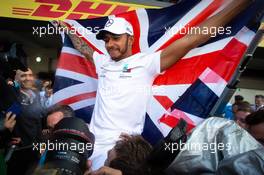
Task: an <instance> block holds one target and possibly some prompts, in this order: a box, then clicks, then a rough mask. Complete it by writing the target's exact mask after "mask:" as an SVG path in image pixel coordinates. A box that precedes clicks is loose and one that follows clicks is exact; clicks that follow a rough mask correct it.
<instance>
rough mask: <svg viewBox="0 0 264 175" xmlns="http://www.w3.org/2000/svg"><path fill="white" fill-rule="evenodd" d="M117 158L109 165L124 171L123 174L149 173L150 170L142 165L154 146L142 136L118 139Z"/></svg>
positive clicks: (144, 174)
mask: <svg viewBox="0 0 264 175" xmlns="http://www.w3.org/2000/svg"><path fill="white" fill-rule="evenodd" d="M114 149H115V152H116V158H115V159H113V160H112V161H111V162H110V164H109V166H110V167H111V168H115V169H118V170H120V171H122V174H123V175H135V174H136V175H147V174H149V173H148V172H149V170H148V168H147V167H143V166H142V165H143V164H144V163H145V161H146V158H147V156H148V155H149V154H150V152H151V150H152V146H151V145H150V144H149V143H148V142H147V141H145V140H144V139H143V137H142V136H140V135H138V136H131V137H130V138H129V139H128V140H121V141H117V143H116V145H115V147H114Z"/></svg>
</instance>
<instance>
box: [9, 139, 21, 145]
mask: <svg viewBox="0 0 264 175" xmlns="http://www.w3.org/2000/svg"><path fill="white" fill-rule="evenodd" d="M20 143H21V138H20V137H13V138H12V139H11V145H18V144H20Z"/></svg>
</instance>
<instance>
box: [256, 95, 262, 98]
mask: <svg viewBox="0 0 264 175" xmlns="http://www.w3.org/2000/svg"><path fill="white" fill-rule="evenodd" d="M255 98H262V99H264V95H256V96H255Z"/></svg>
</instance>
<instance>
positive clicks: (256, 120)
mask: <svg viewBox="0 0 264 175" xmlns="http://www.w3.org/2000/svg"><path fill="white" fill-rule="evenodd" d="M260 123H264V110H258V111H256V112H253V113H252V114H249V115H248V116H247V117H246V124H248V125H249V126H251V125H257V124H260Z"/></svg>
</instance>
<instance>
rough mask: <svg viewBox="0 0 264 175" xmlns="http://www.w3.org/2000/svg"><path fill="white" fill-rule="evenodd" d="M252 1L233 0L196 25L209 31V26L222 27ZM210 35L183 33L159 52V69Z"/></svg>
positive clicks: (171, 63)
mask: <svg viewBox="0 0 264 175" xmlns="http://www.w3.org/2000/svg"><path fill="white" fill-rule="evenodd" d="M252 1H253V0H233V1H232V2H231V3H230V4H229V5H228V6H227V7H226V8H225V9H223V10H222V11H221V12H219V13H217V14H216V15H214V16H212V17H210V18H209V19H207V20H206V21H204V22H203V23H201V24H200V25H199V26H198V27H199V28H200V29H201V30H203V29H204V28H208V30H209V31H211V30H210V28H211V27H214V28H215V27H216V28H219V27H223V26H225V25H226V24H227V23H228V22H230V21H231V20H232V19H233V18H234V17H235V16H236V15H238V14H239V13H240V12H241V11H242V10H244V9H245V8H246V7H247V6H248V5H249V4H250V2H252ZM208 33H209V32H208ZM212 36H213V33H209V34H203V32H201V33H195V32H191V31H190V32H189V34H187V35H185V36H184V37H183V38H181V39H179V40H177V41H175V42H173V43H172V44H171V45H169V46H168V47H166V48H165V49H164V50H163V51H162V52H161V64H160V67H161V71H164V70H166V69H167V68H169V67H170V66H172V65H173V64H175V63H176V62H177V61H178V60H179V59H180V58H182V57H184V56H185V55H186V54H187V53H188V52H189V51H190V50H191V49H193V48H196V47H198V46H199V45H201V44H203V43H205V42H206V41H208V40H209V39H210V38H211V37H212Z"/></svg>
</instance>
